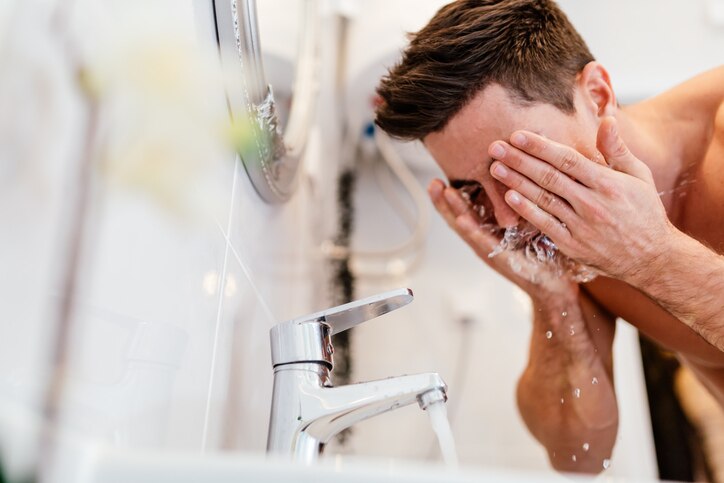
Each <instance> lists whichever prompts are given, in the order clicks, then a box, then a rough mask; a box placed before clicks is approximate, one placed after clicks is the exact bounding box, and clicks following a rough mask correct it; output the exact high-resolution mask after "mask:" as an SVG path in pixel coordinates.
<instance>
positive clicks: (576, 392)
mask: <svg viewBox="0 0 724 483" xmlns="http://www.w3.org/2000/svg"><path fill="white" fill-rule="evenodd" d="M573 395H574V396H576V397H581V389H580V388H578V387H577V388H575V389H574V390H573Z"/></svg>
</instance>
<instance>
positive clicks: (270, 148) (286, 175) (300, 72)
mask: <svg viewBox="0 0 724 483" xmlns="http://www.w3.org/2000/svg"><path fill="white" fill-rule="evenodd" d="M212 2H213V7H214V15H215V24H216V39H217V42H218V45H219V51H220V56H221V63H222V67H223V69H224V74H225V82H226V97H227V102H228V106H229V113H230V116H231V120H232V122H233V123H234V127H235V129H239V130H243V132H244V133H248V135H249V136H250V139H249V142H245V143H240V144H239V146H240V147H239V150H238V154H239V156H240V158H241V160H242V162H243V164H244V168H245V169H246V172H247V173H248V175H249V178H250V179H251V182H252V184H253V185H254V188H255V189H256V191H257V192H258V193H259V196H261V198H262V199H263V200H264V201H266V202H268V203H282V202H284V201H287V200H288V199H289V198H290V197H291V196H292V194H293V193H294V190H295V187H296V184H297V183H296V180H297V172H298V171H299V166H300V163H301V161H302V156H303V153H304V147H305V144H306V140H307V137H308V132H309V126H310V124H311V120H312V112H313V107H314V105H315V100H316V85H317V82H316V69H315V67H316V61H317V59H316V56H317V35H318V30H319V29H318V28H317V25H316V21H317V2H316V1H315V0H303V2H302V8H301V12H302V14H301V15H299V42H298V50H297V58H296V65H295V68H294V71H295V72H294V76H293V77H294V80H293V83H292V89H291V91H292V92H293V96H292V97H291V103H290V105H289V107H288V113H287V112H285V113H284V114H285V117H286V118H287V119H286V124H285V125H284V126H282V122H281V121H280V113H279V112H278V111H279V109H278V106H277V102H276V100H275V98H274V90H273V86H272V85H270V83H269V82H268V80H267V76H266V72H265V70H264V62H263V57H262V50H261V42H260V35H259V24H258V21H257V8H256V1H255V0H212ZM283 110H284V111H286V109H283Z"/></svg>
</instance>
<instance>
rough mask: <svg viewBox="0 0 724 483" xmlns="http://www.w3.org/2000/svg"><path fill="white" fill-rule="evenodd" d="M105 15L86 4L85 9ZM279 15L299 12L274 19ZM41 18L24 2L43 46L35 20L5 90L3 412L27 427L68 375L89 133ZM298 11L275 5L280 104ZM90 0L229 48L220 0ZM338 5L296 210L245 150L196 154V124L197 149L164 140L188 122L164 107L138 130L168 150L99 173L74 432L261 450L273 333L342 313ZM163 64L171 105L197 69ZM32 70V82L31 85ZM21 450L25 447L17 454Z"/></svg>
mask: <svg viewBox="0 0 724 483" xmlns="http://www.w3.org/2000/svg"><path fill="white" fill-rule="evenodd" d="M89 5H90V4H88V3H82V6H81V10H82V9H83V8H85V7H88V8H91V7H90V6H89ZM282 5H283V8H284V9H285V10H286V11H287V12H288V13H290V15H289V16H286V15H284V16H279V15H277V13H276V12H278V11H279V9H280V8H282ZM43 6H44V5H43V4H38V5H36V6H35V7H34V4H33V3H31V2H29V3H28V6H27V7H24V8H19V9H18V11H19V12H20V13H18V15H19V16H23V18H22V22H20V21H19V20H16V22H18V24H19V25H21V26H24V27H25V29H26V30H27V34H26V35H25V36H23V33H22V30H23V29H21V28H18V29H17V30H16V31H14V32H12V33H13V35H17V36H18V37H17V38H18V41H17V42H16V44H14V48H15V51H14V53H15V52H16V53H17V56H18V57H19V58H20V60H17V61H16V62H17V64H16V65H12V66H11V67H14V68H16V69H18V71H17V77H16V78H17V79H20V82H18V83H17V84H10V87H13V88H14V89H15V90H14V91H10V93H9V95H8V91H7V90H5V91H3V90H2V89H0V101H1V102H3V104H2V106H3V107H7V108H8V109H7V110H5V111H4V114H1V115H0V127H1V128H2V129H6V128H7V129H6V131H4V132H3V134H2V136H3V140H4V141H7V143H5V144H3V148H1V149H0V153H1V154H2V158H0V185H1V186H2V189H1V190H0V246H1V247H2V249H0V266H2V267H3V273H4V275H3V276H1V277H0V293H2V294H3V295H2V297H0V314H2V319H3V320H4V321H5V322H3V323H2V324H0V413H1V414H2V415H4V416H6V417H7V416H8V415H9V414H14V413H12V412H11V411H16V412H17V411H20V412H25V413H28V414H30V416H28V417H27V419H28V421H30V420H32V417H31V416H32V414H36V415H37V414H38V413H39V412H40V407H41V405H42V401H43V398H44V392H43V390H44V386H45V383H46V379H45V378H46V376H47V374H48V372H47V369H48V367H49V366H52V363H51V361H49V357H50V354H51V347H52V343H53V340H54V337H53V336H54V332H53V331H54V323H55V321H56V320H57V316H56V314H57V312H58V307H59V306H60V302H61V300H59V297H61V296H62V294H63V293H65V289H66V287H67V280H64V279H63V277H64V274H65V273H66V263H65V262H66V261H67V260H68V253H69V248H68V243H66V240H67V239H68V238H69V233H70V232H72V231H73V230H72V229H71V226H70V225H71V223H70V220H72V216H71V214H72V209H71V208H70V207H71V205H72V201H73V200H74V199H75V196H76V195H77V194H78V193H79V192H80V188H79V186H78V184H77V182H76V177H75V176H74V175H75V173H76V169H77V165H78V159H79V153H81V152H82V150H83V148H84V145H85V140H86V139H87V133H86V132H85V130H84V129H85V124H84V119H85V118H86V117H85V116H86V114H85V110H84V104H83V103H82V100H81V96H80V95H79V93H78V86H77V84H76V83H75V82H74V80H75V79H74V78H73V75H74V73H73V72H72V70H70V69H69V67H68V65H67V64H63V57H64V55H63V51H62V50H60V48H59V47H58V46H57V44H58V43H59V42H58V41H57V39H56V38H54V37H53V34H51V33H48V32H45V31H43V30H42V26H43V25H45V24H44V23H43V21H39V22H38V21H37V20H38V18H41V19H44V20H47V17H42V16H41V17H38V16H37V15H38V12H39V11H40V10H41V9H42V7H43ZM300 6H301V2H298V1H295V2H289V1H284V2H276V3H275V2H270V1H262V2H260V3H259V18H260V19H261V20H260V24H261V25H260V28H261V31H262V45H265V42H264V39H268V40H269V47H268V48H266V49H265V56H267V59H268V63H269V71H270V72H269V76H270V79H272V81H273V82H274V84H275V85H274V87H275V91H276V93H277V99H278V100H279V102H280V105H282V111H284V110H285V109H286V108H288V103H289V102H290V99H291V81H292V79H291V76H290V75H284V73H285V72H287V73H289V72H293V69H294V58H295V55H296V52H295V50H294V49H291V51H290V50H289V49H288V48H287V47H288V46H290V45H292V46H293V45H295V43H296V38H297V34H298V25H297V19H298V18H299V15H298V14H295V13H294V12H295V11H297V12H299V11H300V9H299V7H300ZM36 7H37V8H36ZM139 7H141V8H143V10H140V9H139ZM93 8H96V9H98V10H94V12H96V13H98V12H100V13H101V15H100V18H104V19H108V18H112V19H113V20H114V22H119V23H121V22H124V21H129V22H130V23H133V22H135V21H136V20H139V19H137V18H136V19H134V18H133V17H134V14H137V13H139V12H143V15H141V17H144V18H145V19H144V20H143V21H142V22H141V23H143V24H144V25H147V24H149V25H150V24H152V23H153V22H154V21H158V20H159V19H160V20H161V23H162V24H163V25H165V26H172V30H173V33H174V35H176V34H179V36H178V37H173V39H174V41H177V40H178V39H183V41H184V42H189V44H188V45H189V46H191V47H190V48H191V49H200V50H203V49H214V48H215V46H214V43H215V34H214V32H213V24H212V22H213V12H212V10H211V2H208V1H203V0H198V1H197V0H194V1H186V2H166V3H165V4H164V3H163V2H159V4H158V5H154V6H153V7H150V6H149V7H148V8H146V6H145V2H120V3H119V2H115V3H114V2H106V3H103V4H100V6H99V5H98V4H97V5H96V7H92V8H91V9H93ZM134 8H135V10H134ZM159 9H160V10H163V12H160V11H159ZM295 9H296V10H295ZM154 12H155V13H154ZM156 13H158V14H160V16H155V17H154V15H155V14H156ZM333 13H334V10H332V9H331V8H326V9H323V10H320V18H319V26H318V28H319V29H320V44H319V57H320V58H319V66H320V67H319V70H318V75H319V79H318V81H319V82H318V84H319V85H318V88H319V90H318V102H317V107H316V110H315V115H314V122H313V126H312V127H311V129H310V131H311V135H310V138H309V140H308V144H307V147H306V151H305V156H304V158H305V159H304V165H303V168H302V169H301V170H300V175H299V179H298V189H297V192H296V193H295V195H294V196H293V198H292V199H291V200H290V201H289V202H288V203H286V204H281V205H270V204H267V203H264V202H263V201H261V199H260V198H259V196H258V195H257V193H256V192H255V190H254V187H253V186H252V185H251V183H250V181H249V178H248V176H247V175H246V172H245V170H244V167H243V165H242V163H241V162H240V160H239V158H238V157H236V156H235V154H234V153H233V152H232V151H230V150H227V151H223V150H218V149H216V150H213V149H211V150H205V149H204V148H205V146H199V145H197V144H194V143H195V142H196V141H192V139H194V137H195V135H196V133H195V132H192V130H191V131H188V132H186V134H187V135H188V138H189V139H184V136H183V133H182V134H181V135H180V136H179V133H175V134H174V135H176V136H177V137H176V138H175V139H176V140H177V144H178V145H177V146H173V144H175V143H171V146H166V145H164V144H161V143H162V141H163V135H164V134H163V133H166V132H167V131H169V132H170V130H171V129H172V127H168V126H163V123H164V121H169V119H163V118H158V119H157V120H158V122H155V120H153V121H152V122H148V123H147V124H143V123H144V122H146V121H148V119H149V116H151V115H152V114H150V113H151V112H152V109H153V108H154V106H155V99H149V102H148V104H147V105H142V106H137V107H139V111H138V112H135V113H132V115H135V116H139V117H138V118H133V119H135V121H133V119H132V122H138V123H139V124H137V125H140V126H146V127H147V128H149V129H152V130H155V129H157V128H158V129H159V131H158V132H155V131H154V134H158V135H159V136H158V137H154V135H151V136H149V142H151V143H153V142H155V141H158V146H156V145H153V146H150V148H149V149H150V151H151V152H152V154H151V155H149V157H148V159H146V160H145V161H144V163H142V164H140V165H139V166H142V168H141V169H140V171H138V172H135V171H133V169H135V168H134V166H131V165H121V166H120V167H119V166H118V165H114V164H113V162H112V160H111V161H108V162H107V163H106V162H105V161H107V160H104V162H102V163H101V162H99V163H98V164H96V165H94V167H93V173H92V177H91V183H92V186H91V189H90V192H89V198H88V202H87V213H86V215H85V216H84V217H83V219H84V220H85V230H84V235H83V236H82V237H81V241H82V246H81V258H80V262H79V265H78V267H79V268H78V277H77V280H78V287H77V293H76V300H75V310H74V312H73V316H72V319H71V320H72V326H73V331H72V333H71V335H70V345H69V351H70V355H69V359H70V361H69V367H68V371H67V378H66V384H65V385H64V391H63V396H62V404H61V409H62V419H61V421H62V425H63V428H65V429H68V430H70V431H72V432H74V433H76V434H81V435H84V436H87V437H89V438H90V440H96V441H99V442H105V443H110V444H112V445H116V446H120V447H129V448H150V447H156V448H169V449H191V450H202V451H207V450H218V449H235V450H239V449H241V450H246V451H253V452H260V451H263V450H264V449H265V443H266V432H267V420H268V412H269V407H270V400H271V382H272V371H271V365H270V354H269V340H268V330H269V328H270V327H271V326H272V325H273V324H275V323H277V322H279V321H282V320H285V319H288V318H292V317H295V316H299V315H302V314H304V313H308V312H311V311H314V310H319V309H321V308H323V307H325V306H326V305H328V283H327V274H326V271H325V267H326V266H325V261H324V259H323V257H322V256H321V254H320V251H319V247H320V246H321V245H322V242H323V240H325V239H326V238H327V237H329V236H330V235H331V234H332V233H333V231H334V230H335V228H336V226H335V219H336V206H335V201H334V200H335V189H336V176H337V170H338V167H337V162H336V161H337V159H338V152H339V142H338V138H339V121H338V118H337V111H336V109H335V107H334V106H335V105H336V104H337V103H336V99H335V96H336V93H335V88H334V81H335V75H336V69H335V65H336V64H335V60H336V56H337V52H336V48H337V43H336V42H335V39H334V35H335V28H336V26H335V25H336V24H335V22H334V16H333ZM84 19H85V17H84V16H83V15H80V16H79V20H77V22H76V23H75V24H74V25H76V27H75V28H77V29H79V30H80V31H81V32H83V33H82V34H80V36H81V37H85V38H84V42H86V44H93V42H96V43H97V42H99V40H98V39H97V38H96V37H94V36H95V35H101V34H102V32H100V30H101V29H103V28H106V27H109V26H108V25H105V26H104V25H97V26H93V25H92V23H89V22H87V21H84ZM85 20H87V19H85ZM134 25H135V24H134ZM124 27H128V25H125V26H124ZM83 29H88V30H83ZM96 29H97V30H96ZM124 32H125V34H126V35H128V34H129V31H128V30H126V31H124ZM163 33H164V27H162V28H161V29H160V32H159V35H161V34H163ZM46 37H47V38H46ZM88 39H93V41H88ZM184 45H185V44H184ZM279 46H282V48H279ZM285 48H286V50H285ZM96 50H99V49H96ZM89 51H90V52H91V54H92V53H95V51H94V50H93V49H92V48H89ZM212 51H213V50H212ZM132 52H133V55H132V56H131V57H132V58H133V59H134V61H138V62H141V61H142V60H143V56H140V55H138V54H139V52H144V53H145V54H147V56H152V55H153V46H150V45H146V46H145V48H140V49H136V50H133V51H132ZM176 53H177V52H172V54H176ZM116 54H118V52H108V56H109V57H110V56H112V55H116ZM99 55H100V54H99ZM34 56H35V57H34ZM38 56H41V57H40V58H38ZM181 57H183V54H182V55H181ZM149 58H150V57H149ZM211 58H212V59H213V58H214V57H213V55H212V57H211ZM54 59H59V60H54ZM4 60H6V59H4ZM11 60H13V59H11ZM113 60H114V61H116V60H117V58H113ZM146 60H148V59H146ZM144 61H145V60H144ZM167 61H168V62H167ZM175 61H178V64H176V63H174V62H175ZM48 63H49V64H48ZM152 63H153V65H145V66H144V65H141V67H145V68H147V69H149V71H151V72H154V73H158V76H160V77H154V78H153V79H152V83H151V85H145V84H144V86H143V87H144V88H149V89H152V88H155V87H154V86H155V84H153V82H155V81H156V80H158V79H160V82H168V81H171V82H170V85H162V87H161V89H162V97H163V95H165V93H168V95H172V93H173V91H174V89H175V86H174V84H175V82H174V81H176V80H177V81H179V83H180V84H183V79H180V78H179V77H174V75H175V74H176V72H177V71H175V70H173V69H176V68H179V65H181V66H183V65H184V64H183V59H182V58H176V57H173V55H163V56H161V57H160V58H157V59H155V61H152ZM124 67H126V66H125V65H120V66H118V69H122V68H124ZM136 67H138V65H137V66H136ZM114 68H115V67H114ZM166 68H168V69H171V70H170V71H168V72H167V71H165V70H164V69H166ZM280 72H281V73H280ZM117 73H118V74H119V75H123V74H125V72H120V70H119V71H118V72H117ZM167 73H170V74H169V76H167V77H163V75H165V74H167ZM171 74H174V75H171ZM28 76H33V79H34V80H35V81H36V82H35V83H33V82H27V81H28ZM144 82H145V81H144ZM24 86H25V87H24ZM3 87H8V83H5V84H3ZM199 95H200V96H201V97H202V98H201V99H194V102H195V104H194V106H197V107H199V106H200V107H199V109H202V110H203V112H207V111H208V112H211V113H213V114H214V115H216V114H218V112H219V109H220V110H221V111H222V114H223V116H226V113H225V99H224V94H223V91H222V90H221V89H215V88H209V89H207V90H205V91H203V92H200V93H199ZM14 99H17V102H13V101H14ZM21 100H22V102H21ZM127 104H128V102H124V103H121V107H123V105H127ZM116 107H118V106H116ZM119 109H120V108H119ZM10 114H12V116H11V115H10ZM172 115H173V114H172ZM223 116H222V119H223ZM13 123H14V124H13ZM171 124H173V123H172V122H170V123H169V125H171ZM13 125H15V126H16V127H15V128H14V129H15V131H13V130H11V129H10V127H13ZM114 128H115V126H114ZM166 128H168V129H166ZM13 134H16V136H15V139H13ZM159 139H160V140H159ZM13 150H14V151H13ZM129 172H130V174H129ZM8 408H14V409H8ZM26 415H27V414H26ZM0 419H3V418H0ZM5 422H7V421H6V420H5V419H3V423H2V424H0V426H2V427H3V428H5V426H3V424H5ZM8 424H9V423H8ZM16 429H17V428H16ZM0 433H3V434H12V433H5V432H3V431H0ZM15 436H16V437H15V439H14V440H13V438H10V441H9V442H8V441H2V442H1V443H0V449H2V451H3V453H8V454H9V453H10V452H12V451H16V452H17V453H16V454H20V453H22V452H23V451H24V452H25V453H27V451H28V450H29V448H30V449H31V448H32V445H33V441H32V433H28V434H27V435H26V436H25V437H20V436H17V435H15ZM22 439H28V441H26V442H25V443H24V444H22V445H21V444H19V443H18V441H20V440H22ZM7 448H10V449H7Z"/></svg>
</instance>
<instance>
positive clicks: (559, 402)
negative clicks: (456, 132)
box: [517, 291, 618, 473]
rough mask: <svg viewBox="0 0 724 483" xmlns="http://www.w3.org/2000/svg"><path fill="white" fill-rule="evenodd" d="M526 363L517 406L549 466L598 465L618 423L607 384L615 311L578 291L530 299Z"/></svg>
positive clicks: (584, 468) (595, 468) (591, 469)
mask: <svg viewBox="0 0 724 483" xmlns="http://www.w3.org/2000/svg"><path fill="white" fill-rule="evenodd" d="M533 313H534V319H533V331H532V336H531V344H530V357H529V360H528V366H527V367H526V369H525V371H524V373H523V374H522V376H521V378H520V380H519V382H518V391H517V399H518V408H519V409H520V413H521V416H522V417H523V420H524V421H525V423H526V425H527V426H528V429H529V430H530V432H531V433H532V434H533V436H534V437H535V438H536V439H537V440H538V441H539V442H540V443H541V444H543V446H545V448H546V451H547V452H548V457H549V459H550V461H551V464H552V465H553V467H554V468H556V469H557V470H559V471H567V472H586V473H598V472H600V471H602V470H603V469H605V468H606V466H607V465H606V461H607V460H608V459H610V457H611V456H610V455H611V452H612V449H613V445H614V443H615V440H616V433H617V430H618V407H617V404H616V395H615V392H614V386H613V360H612V344H613V337H614V331H615V318H614V317H613V316H611V315H610V314H609V313H608V312H606V311H604V310H602V309H601V308H600V306H598V305H597V304H595V303H594V302H593V301H592V300H591V299H590V298H589V297H588V296H587V295H586V294H585V293H584V292H583V291H581V292H580V293H579V294H578V296H577V297H576V296H575V295H574V296H572V297H571V298H570V299H568V298H566V297H561V298H557V299H548V300H545V301H534V311H533Z"/></svg>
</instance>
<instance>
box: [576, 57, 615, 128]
mask: <svg viewBox="0 0 724 483" xmlns="http://www.w3.org/2000/svg"><path fill="white" fill-rule="evenodd" d="M577 84H578V88H579V90H580V92H581V93H582V94H583V99H584V101H585V102H586V103H587V104H589V105H590V106H591V109H593V110H594V111H595V112H596V113H597V114H598V116H599V117H606V116H613V115H614V114H615V113H616V110H617V109H618V104H617V103H616V94H615V93H614V92H613V87H612V86H611V78H610V77H609V75H608V71H607V70H606V68H605V67H603V66H602V65H601V64H599V63H598V62H596V61H591V62H589V63H588V64H586V66H585V67H584V68H583V70H582V71H581V73H580V74H579V75H578V79H577Z"/></svg>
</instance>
